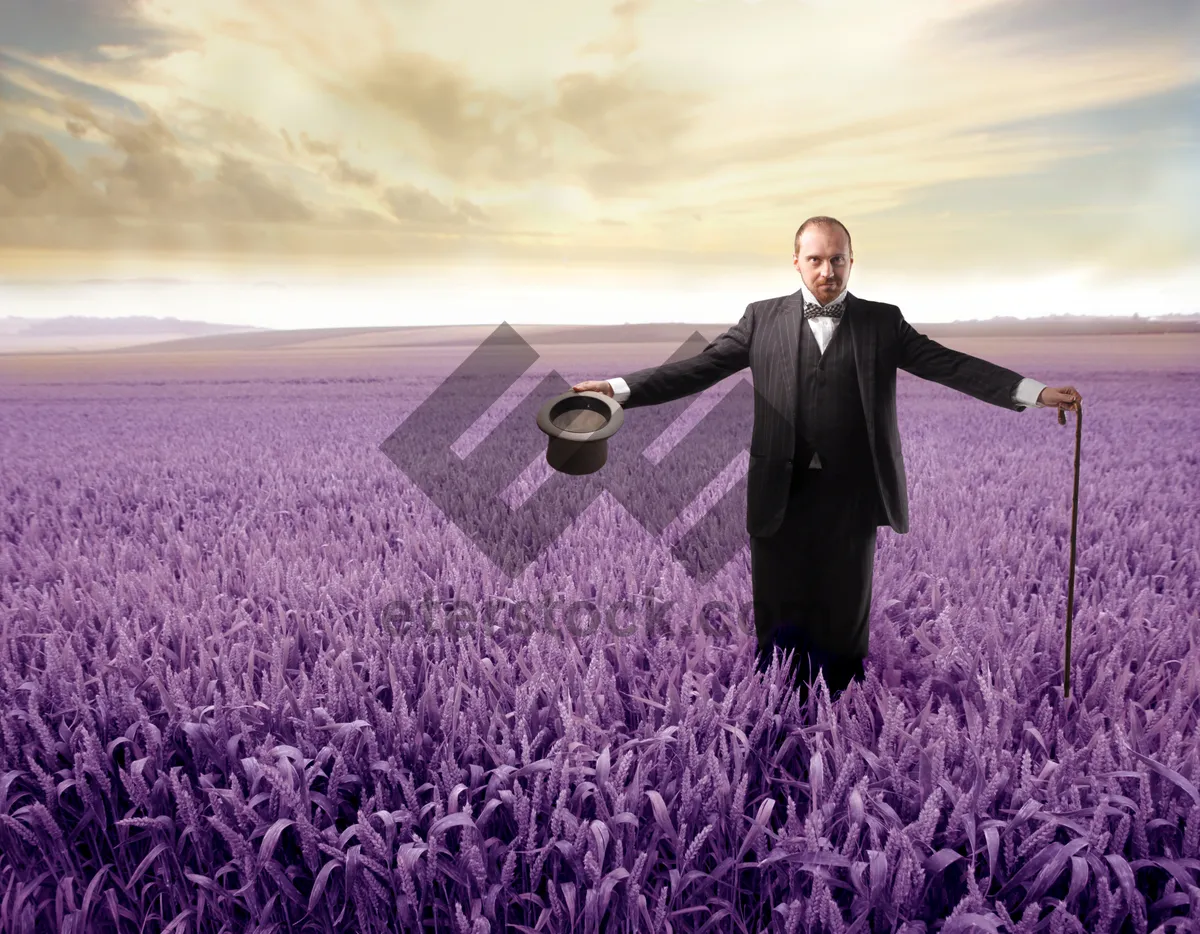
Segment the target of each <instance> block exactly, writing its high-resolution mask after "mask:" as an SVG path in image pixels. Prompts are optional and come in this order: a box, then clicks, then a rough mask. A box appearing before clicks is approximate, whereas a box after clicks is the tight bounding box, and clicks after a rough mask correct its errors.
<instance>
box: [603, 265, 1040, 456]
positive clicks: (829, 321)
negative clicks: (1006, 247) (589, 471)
mask: <svg viewBox="0 0 1200 934" xmlns="http://www.w3.org/2000/svg"><path fill="white" fill-rule="evenodd" d="M848 291H849V286H847V287H846V288H844V289H842V291H841V294H840V295H838V297H837V298H834V299H831V300H830V301H829V302H828V303H827V304H828V305H835V304H837V303H838V302H840V301H842V300H843V299H845V297H846V293H847V292H848ZM800 292H801V294H802V295H803V296H804V301H805V302H810V303H812V304H814V305H820V304H821V303H820V302H818V301H817V300H816V298H814V297H813V295H812V293H811V292H809V291H808V287H807V286H805V285H804V283H801V284H800ZM821 307H823V308H824V307H826V306H825V305H822V306H821ZM798 313H802V312H798ZM804 320H805V321H807V322H808V325H809V327H810V328H812V332H813V337H815V338H816V339H817V345H818V346H819V347H820V348H821V353H825V348H826V347H828V346H829V342H830V340H832V339H833V332H834V331H835V330H837V326H838V325H839V324H841V323H842V319H841V318H829V317H826V316H824V315H822V316H820V317H817V318H805V319H804ZM607 382H608V383H609V385H610V386H612V388H613V400H614V401H616V402H624V401H626V400H627V399H628V398H629V384H628V383H626V382H625V380H623V379H621V377H619V376H614V377H612V378H610V379H609V380H608V381H607ZM1045 388H1046V384H1045V383H1039V382H1038V381H1037V380H1036V379H1030V378H1029V377H1028V376H1027V377H1025V378H1024V379H1023V380H1021V382H1019V383H1017V388H1016V390H1015V391H1014V392H1013V402H1016V403H1017V404H1018V405H1024V406H1033V407H1036V408H1045V405H1044V404H1043V403H1041V402H1038V396H1039V395H1041V392H1042V390H1043V389H1045ZM808 466H809V467H817V468H819V467H820V466H821V457H820V455H819V454H817V453H816V452H814V453H813V457H812V460H811V461H810V462H809V464H808Z"/></svg>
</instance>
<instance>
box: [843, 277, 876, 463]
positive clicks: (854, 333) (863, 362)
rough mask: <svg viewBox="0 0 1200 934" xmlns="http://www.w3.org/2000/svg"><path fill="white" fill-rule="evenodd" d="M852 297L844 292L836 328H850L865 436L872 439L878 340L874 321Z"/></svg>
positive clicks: (873, 436)
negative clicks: (842, 308) (844, 297)
mask: <svg viewBox="0 0 1200 934" xmlns="http://www.w3.org/2000/svg"><path fill="white" fill-rule="evenodd" d="M866 311H867V310H866V309H865V308H864V307H863V306H862V304H861V303H860V302H859V301H858V299H857V298H855V297H854V293H853V292H847V293H846V310H845V313H844V314H843V316H842V323H841V324H840V325H838V329H839V330H840V329H841V328H849V329H850V330H849V335H850V344H851V346H852V347H853V348H854V369H855V370H856V371H857V373H858V392H859V395H861V396H862V404H863V415H865V416H866V419H867V436H868V437H869V438H871V439H872V440H873V439H874V438H875V357H876V355H877V350H878V341H877V340H876V334H875V322H874V320H873V319H872V318H871V317H870V316H869V315H868V314H867V313H866Z"/></svg>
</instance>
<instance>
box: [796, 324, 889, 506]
mask: <svg viewBox="0 0 1200 934" xmlns="http://www.w3.org/2000/svg"><path fill="white" fill-rule="evenodd" d="M797 368H798V372H797V374H796V387H797V399H796V450H795V455H794V460H793V461H792V464H793V467H792V482H793V486H794V485H795V484H796V483H797V482H798V481H799V480H801V479H803V478H804V474H803V473H802V471H807V470H809V469H810V468H809V466H808V465H809V462H810V461H811V460H812V455H813V451H816V452H817V453H818V454H819V455H820V457H821V469H822V470H832V471H836V472H837V475H838V476H839V477H841V478H844V479H845V480H846V482H847V483H849V484H853V485H855V486H857V487H858V488H859V489H860V490H861V491H863V492H866V493H868V494H869V499H868V503H869V504H870V507H871V508H872V509H874V508H875V506H876V505H877V504H879V499H878V492H879V491H878V487H877V485H876V482H875V468H874V465H873V463H872V460H871V443H870V440H869V438H868V436H867V420H866V415H865V414H864V413H863V403H862V393H861V392H860V391H859V388H858V369H857V366H856V365H855V362H854V346H853V344H852V343H851V340H850V331H849V328H848V327H847V325H846V321H845V319H844V318H843V319H842V321H841V322H840V323H839V324H838V326H837V327H836V328H835V329H834V331H833V337H832V338H830V341H829V344H828V345H827V346H826V348H825V353H823V354H822V353H821V346H820V344H819V343H818V342H817V338H816V335H814V334H813V332H812V327H811V326H810V325H809V323H808V321H806V320H803V319H802V320H801V322H800V352H799V354H797ZM880 508H882V507H881V506H880Z"/></svg>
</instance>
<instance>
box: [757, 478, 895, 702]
mask: <svg viewBox="0 0 1200 934" xmlns="http://www.w3.org/2000/svg"><path fill="white" fill-rule="evenodd" d="M872 484H873V480H872V481H867V480H864V479H861V478H855V477H852V476H848V475H846V474H845V473H843V472H839V471H837V470H834V469H828V468H808V467H806V468H803V472H802V473H799V474H797V476H796V477H795V481H794V482H793V484H792V490H791V494H790V496H789V499H788V507H787V512H786V513H785V515H784V519H783V524H782V525H781V526H780V528H779V529H778V530H777V531H776V532H775V534H774V535H771V536H766V537H762V536H751V538H750V576H751V582H752V587H753V606H754V628H755V632H756V633H757V636H758V668H759V670H763V671H765V670H766V668H767V666H768V665H769V664H770V662H771V658H772V655H773V653H774V650H775V649H776V648H778V649H779V650H780V652H781V653H784V652H786V651H787V650H789V649H790V650H792V651H793V652H794V653H795V655H794V658H793V660H792V669H791V671H792V677H793V680H794V682H795V683H796V685H797V688H798V690H799V692H800V697H801V700H802V701H804V700H806V699H807V697H808V684H809V682H810V681H812V680H813V679H815V678H816V676H817V672H818V670H824V673H825V683H826V684H827V685H828V686H829V693H830V696H831V697H832V696H834V695H835V694H836V693H837V692H838V691H841V690H842V689H844V688H845V687H846V686H847V685H849V683H850V681H851V680H852V679H854V678H859V679H861V678H862V676H863V659H864V658H865V657H866V654H867V647H868V642H869V638H870V609H871V581H872V576H873V573H874V567H875V536H876V529H877V526H876V521H875V519H876V515H877V512H876V508H875V505H874V504H875V503H876V502H877V501H878V500H877V496H878V494H877V493H876V492H875V488H874V486H873V485H872Z"/></svg>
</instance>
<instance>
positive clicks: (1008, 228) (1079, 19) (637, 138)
mask: <svg viewBox="0 0 1200 934" xmlns="http://www.w3.org/2000/svg"><path fill="white" fill-rule="evenodd" d="M1197 114H1200V0H1139V2H1137V3H1131V2H1128V0H982V2H981V0H905V2H904V3H896V2H894V0H686V2H684V0H618V2H590V0H573V2H571V3H565V4H548V3H545V2H528V0H508V2H505V3H484V2H478V0H476V2H464V0H437V2H434V0H392V2H385V0H328V2H326V0H286V2H284V0H256V2H254V3H245V2H236V0H205V2H204V3H194V2H185V0H145V2H136V0H5V2H4V3H3V4H0V305H3V308H2V309H0V313H9V314H28V315H31V316H43V315H51V314H59V313H80V310H81V309H82V310H84V312H85V313H92V314H103V315H112V314H120V313H128V314H140V313H148V309H156V310H151V311H149V313H160V314H166V313H171V314H176V316H179V317H185V316H186V317H200V318H203V319H205V320H225V321H229V322H230V323H249V324H266V325H268V326H281V325H280V323H279V322H280V321H283V322H286V323H288V324H290V325H291V326H319V325H322V324H325V323H329V324H372V323H393V324H406V323H448V322H451V321H463V322H464V323H465V322H471V323H479V322H486V321H498V320H500V318H501V317H503V318H506V319H507V320H509V321H510V322H517V321H520V320H522V318H521V316H522V315H524V316H525V319H526V320H531V321H532V320H537V321H545V320H576V319H579V318H586V319H587V320H588V321H594V322H595V323H609V322H611V321H620V320H688V321H705V320H712V321H721V320H728V321H733V320H736V319H737V317H739V316H740V313H741V311H742V310H743V309H744V307H745V305H746V303H748V302H749V301H754V300H758V299H762V298H766V297H770V296H772V295H780V294H787V293H789V292H792V291H795V289H797V288H798V287H799V285H800V279H799V275H798V273H797V272H796V271H795V270H794V269H793V268H792V266H791V252H792V239H793V237H794V234H795V231H796V228H797V227H798V226H799V224H800V223H801V221H803V220H804V219H805V218H807V217H809V216H813V215H817V214H824V215H832V216H834V217H837V218H839V219H840V220H841V221H842V222H843V223H845V224H846V226H847V227H848V228H849V230H850V232H851V235H852V237H853V246H854V256H855V266H854V269H853V271H852V273H851V276H850V290H851V291H852V292H855V293H856V294H859V295H862V296H863V297H867V298H874V299H876V300H879V301H888V302H893V303H897V304H901V306H902V308H903V309H905V312H906V317H908V318H910V320H914V321H921V320H927V321H935V320H954V319H965V318H980V317H991V316H993V315H996V314H1012V315H1016V316H1023V317H1027V316H1032V315H1040V314H1055V313H1059V314H1061V313H1081V314H1082V313H1093V314H1094V313H1102V314H1122V313H1123V314H1128V313H1130V312H1131V310H1135V309H1134V308H1133V307H1131V306H1138V305H1139V304H1140V305H1141V306H1143V307H1142V308H1141V311H1142V313H1143V314H1144V315H1145V314H1148V313H1178V312H1192V313H1194V312H1196V311H1197V310H1200V307H1198V304H1197V299H1195V298H1194V296H1195V295H1197V294H1198V293H1197V290H1196V286H1197V285H1200V213H1198V212H1196V211H1195V209H1194V205H1196V204H1200V121H1198V119H1197ZM147 279H154V280H163V279H171V280H178V281H180V282H184V283H188V285H186V286H176V287H168V286H165V285H154V284H151V285H146V284H145V283H139V282H136V281H135V282H134V283H133V284H131V283H130V280H147ZM98 280H107V281H114V280H115V281H116V282H117V284H116V285H108V286H103V285H100V284H98ZM80 282H82V283H84V284H83V285H79V284H78V283H80ZM30 283H36V284H37V287H36V288H32V287H31V286H30V285H29V284H30ZM264 283H266V284H269V285H271V286H272V287H273V289H274V291H273V292H271V294H274V295H276V296H280V295H286V296H289V298H288V299H287V300H284V301H275V302H265V303H264V302H263V301H261V296H262V295H263V294H264V289H263V285H264ZM80 289H84V290H85V291H84V292H82V293H81V292H80ZM164 289H165V290H166V291H165V292H164ZM81 296H82V297H81ZM1145 306H1149V308H1147V307H1145ZM185 308H186V311H184V310H183V309H185Z"/></svg>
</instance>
